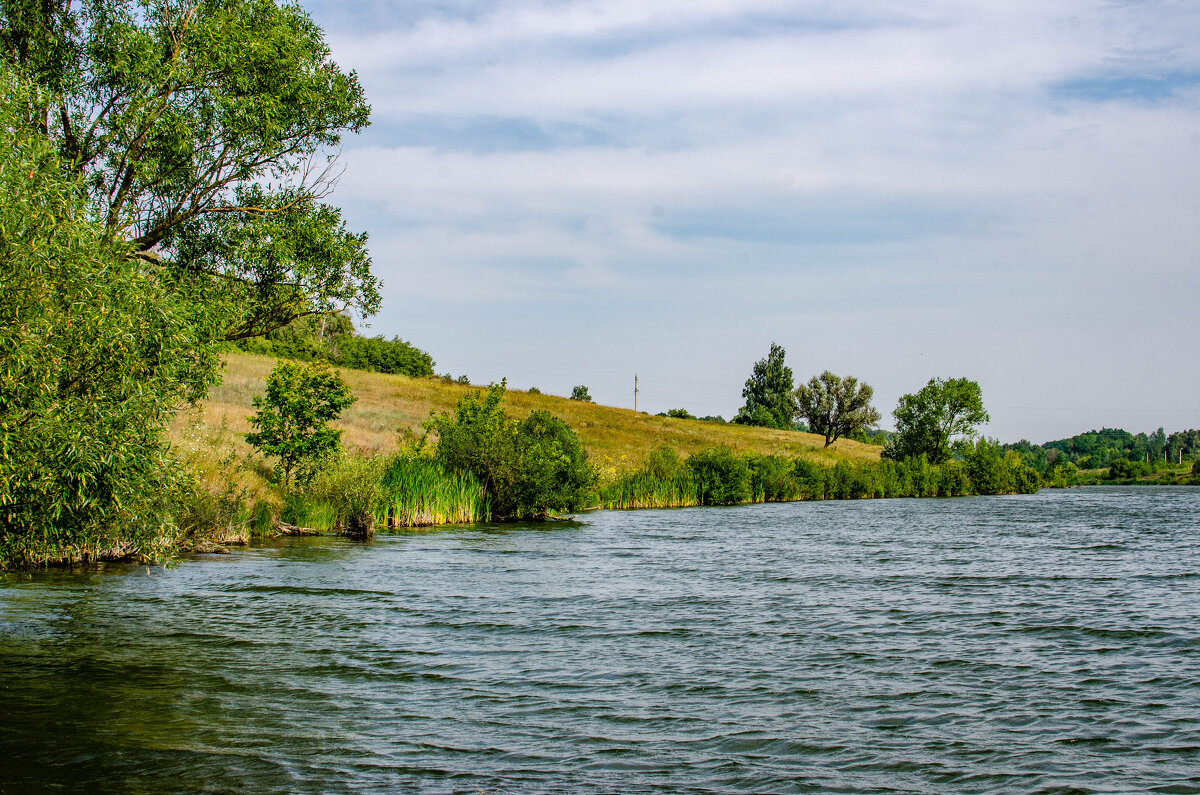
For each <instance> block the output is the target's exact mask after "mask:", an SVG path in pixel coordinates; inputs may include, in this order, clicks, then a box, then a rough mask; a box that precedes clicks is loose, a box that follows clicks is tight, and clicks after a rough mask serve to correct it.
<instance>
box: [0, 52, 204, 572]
mask: <svg viewBox="0 0 1200 795" xmlns="http://www.w3.org/2000/svg"><path fill="white" fill-rule="evenodd" d="M31 101H33V99H32V98H31V97H30V95H29V93H28V91H27V89H26V87H24V86H21V85H20V84H19V83H18V82H17V81H16V80H14V79H13V78H12V77H11V76H10V75H9V74H7V72H6V71H4V70H2V69H0V136H2V137H3V138H4V141H5V144H4V146H3V147H0V565H3V566H7V565H15V566H30V565H43V564H45V563H47V562H52V561H58V560H63V561H78V560H93V559H96V558H97V557H101V556H107V557H121V556H128V555H134V554H138V555H142V556H156V555H159V554H160V553H162V552H163V551H164V550H165V549H166V545H165V538H166V535H167V534H169V532H170V522H171V519H170V515H169V514H170V511H171V501H172V498H173V495H175V494H179V493H181V492H182V491H186V489H187V487H188V484H187V479H186V478H185V477H183V475H182V474H181V473H180V472H179V470H178V468H177V467H176V466H175V465H174V463H173V462H172V460H171V459H170V456H169V454H168V449H167V444H166V440H165V427H166V424H167V423H168V422H169V420H170V418H171V417H172V416H173V414H174V411H175V410H176V408H177V407H178V406H179V405H180V404H181V403H182V402H184V401H186V400H190V399H193V398H195V397H197V396H199V395H201V394H203V393H204V391H205V390H206V389H207V388H208V386H209V385H210V384H211V383H213V381H214V380H215V377H216V367H217V359H216V356H215V352H214V351H213V350H212V349H210V348H207V347H205V346H204V345H203V344H201V342H200V341H199V340H198V339H197V337H196V330H195V328H194V326H193V325H192V324H191V323H190V322H189V319H188V315H189V311H190V310H189V308H188V307H187V306H185V305H181V304H180V302H179V301H178V300H177V296H175V295H174V294H173V293H172V291H171V290H170V287H169V285H168V284H166V283H165V282H164V280H163V279H162V278H161V274H159V273H157V272H156V271H154V270H152V269H146V268H144V267H142V266H139V264H138V263H137V262H136V261H135V260H133V259H132V258H130V257H129V256H128V254H129V249H128V246H127V245H126V244H125V243H124V242H123V241H121V240H119V239H116V238H114V237H113V236H112V235H110V234H109V233H108V232H106V231H105V229H104V228H103V225H102V224H98V223H95V222H94V221H92V220H91V219H90V218H89V215H88V211H87V207H86V204H85V202H84V200H83V192H82V190H81V186H80V184H79V182H78V180H77V179H74V178H71V177H68V176H64V172H66V171H67V169H65V168H64V166H63V164H62V163H61V161H60V160H59V158H58V157H57V156H56V154H55V152H54V151H53V150H52V149H51V147H50V145H49V143H48V142H47V141H46V140H45V139H44V138H43V137H41V136H39V135H36V134H31V133H29V132H28V129H27V127H26V126H25V124H24V121H23V119H22V118H20V117H19V114H20V113H22V112H24V110H25V109H26V108H27V107H28V104H29V102H31Z"/></svg>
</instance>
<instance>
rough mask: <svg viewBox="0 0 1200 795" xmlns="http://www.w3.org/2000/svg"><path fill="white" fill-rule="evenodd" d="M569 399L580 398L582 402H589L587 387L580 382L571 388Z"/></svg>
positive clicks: (590, 398) (589, 396)
mask: <svg viewBox="0 0 1200 795" xmlns="http://www.w3.org/2000/svg"><path fill="white" fill-rule="evenodd" d="M571 400H581V401H583V402H584V403H591V402H592V396H591V395H589V394H588V388H587V387H586V386H583V385H582V384H580V385H579V386H576V387H574V388H573V389H572V390H571Z"/></svg>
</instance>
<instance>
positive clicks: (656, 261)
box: [303, 0, 1200, 442]
mask: <svg viewBox="0 0 1200 795" xmlns="http://www.w3.org/2000/svg"><path fill="white" fill-rule="evenodd" d="M303 5H304V7H305V8H306V9H307V10H308V12H309V13H310V14H311V15H312V17H313V19H314V20H315V21H316V22H317V23H318V24H319V25H321V27H322V28H323V29H324V30H325V34H326V39H327V42H328V44H329V46H330V48H331V50H332V53H333V57H334V60H336V61H337V63H338V64H339V65H340V66H341V67H342V68H343V69H346V70H354V71H355V72H356V73H357V74H358V77H359V79H360V80H361V82H362V84H363V87H364V89H365V91H366V94H367V98H368V100H369V102H370V103H371V105H372V107H373V113H372V125H371V127H370V128H369V129H368V130H367V131H365V132H364V133H363V134H361V135H357V136H353V137H350V138H347V139H346V140H345V141H344V145H343V149H342V152H341V165H342V167H344V173H343V175H342V178H341V180H340V183H339V185H338V187H337V190H336V191H335V193H334V194H333V195H332V197H331V201H332V202H333V203H336V204H337V205H339V206H340V207H342V208H343V211H344V213H345V216H346V219H347V221H348V223H349V225H350V227H351V228H353V229H356V230H363V231H366V232H368V233H369V235H370V249H371V252H372V256H373V260H374V269H375V272H376V274H377V275H378V276H379V277H380V278H381V279H382V280H383V282H384V287H383V297H384V301H383V308H382V310H381V311H380V313H379V314H378V315H376V316H375V317H373V318H370V319H369V321H368V322H369V324H370V325H369V327H368V328H366V329H364V331H365V333H368V334H383V335H385V336H387V337H389V338H390V337H392V336H393V335H398V336H400V337H401V338H403V339H406V340H409V341H410V342H412V343H414V344H415V345H417V346H418V347H420V348H422V349H423V350H426V351H428V352H429V353H430V354H431V355H432V356H433V357H434V359H435V360H436V362H437V366H436V369H437V372H439V373H447V372H448V373H451V374H452V375H454V376H456V377H457V376H459V375H467V376H469V377H470V379H471V381H472V382H473V383H476V384H486V383H488V382H491V381H499V380H500V379H501V378H507V379H508V384H509V386H510V387H511V388H519V389H527V388H529V387H538V388H539V389H541V391H543V392H546V393H551V394H559V395H566V394H570V392H571V388H572V387H573V386H575V385H585V386H587V387H588V389H589V391H590V393H591V395H592V396H593V397H594V398H595V400H596V402H598V403H602V404H605V405H612V406H621V407H627V408H632V407H633V400H634V395H633V387H634V376H635V374H636V375H637V378H638V387H639V394H638V404H637V407H638V409H639V410H643V411H648V412H651V413H657V412H661V411H666V410H667V409H670V408H685V409H687V410H688V411H690V412H691V413H693V414H695V415H699V416H703V415H717V414H719V415H722V416H724V417H725V418H726V419H729V418H732V417H733V415H734V414H735V413H736V412H737V409H738V408H739V406H741V404H742V402H743V401H742V397H741V391H742V387H743V385H744V383H745V381H746V378H747V377H748V376H749V374H750V371H751V368H752V367H753V365H754V363H755V361H757V360H759V359H762V358H764V357H765V356H766V355H767V352H768V350H769V349H770V345H771V343H772V342H777V343H779V344H780V345H782V346H783V347H784V348H785V349H786V351H787V363H788V365H789V366H790V367H791V368H792V370H793V372H794V374H795V378H796V381H797V383H800V382H802V381H807V380H808V379H809V378H810V377H812V376H814V375H816V374H818V373H820V372H822V371H824V370H827V369H828V370H832V371H833V372H835V373H837V374H839V375H852V376H855V377H857V378H858V379H860V380H861V381H865V382H867V383H868V384H870V385H871V386H872V387H873V388H874V390H875V405H876V407H877V408H878V409H879V410H880V413H881V414H883V421H882V422H881V426H882V427H894V425H893V423H892V417H891V410H892V409H893V408H895V405H896V401H897V399H898V398H899V396H900V395H902V394H905V393H910V392H915V391H917V390H918V389H920V388H921V387H922V386H923V385H924V384H925V383H926V382H927V381H929V379H931V378H934V377H940V378H958V377H967V378H970V379H973V380H975V381H978V382H979V384H980V386H981V387H982V390H983V397H984V403H985V405H986V407H987V409H988V410H989V412H990V414H991V422H990V423H988V424H987V425H986V426H985V427H983V429H982V430H983V431H984V433H986V434H987V435H988V436H992V437H996V438H999V439H1001V440H1003V441H1016V440H1018V439H1020V438H1027V439H1029V440H1031V441H1034V442H1043V441H1047V440H1051V439H1057V438H1063V437H1066V436H1071V435H1074V434H1076V433H1080V432H1083V431H1086V430H1090V429H1092V428H1100V427H1102V426H1106V427H1124V428H1126V429H1127V430H1130V431H1133V432H1135V433H1136V432H1139V431H1153V430H1154V429H1156V428H1158V427H1159V426H1164V427H1166V429H1167V431H1168V432H1170V431H1172V430H1180V429H1184V428H1194V427H1200V366H1198V364H1200V362H1198V361H1197V358H1198V357H1197V353H1196V352H1197V350H1198V349H1200V344H1198V343H1200V314H1198V312H1197V307H1198V305H1200V301H1198V299H1200V3H1196V2H1195V0H1163V1H1162V2H1155V0H1144V1H1138V0H1128V1H1127V2H1085V1H1083V0H1056V2H1054V3H1047V2H1044V0H1036V1H1034V0H967V1H966V2H964V1H963V0H953V1H951V0H903V1H902V2H901V1H900V0H861V1H859V0H841V2H833V1H832V0H824V1H822V2H813V1H806V0H786V1H781V2H776V1H775V0H738V1H736V2H735V1H734V0H636V1H634V0H543V1H542V2H533V1H532V0H472V2H465V1H462V0H445V1H444V2H421V1H420V0H414V1H413V2H403V3H401V2H369V1H367V2H354V3H345V2H341V0H304V2H303Z"/></svg>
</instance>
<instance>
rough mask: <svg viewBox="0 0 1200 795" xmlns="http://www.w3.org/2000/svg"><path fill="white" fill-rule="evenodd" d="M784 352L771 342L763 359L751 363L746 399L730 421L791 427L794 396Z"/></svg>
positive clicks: (742, 423) (790, 371) (744, 394)
mask: <svg viewBox="0 0 1200 795" xmlns="http://www.w3.org/2000/svg"><path fill="white" fill-rule="evenodd" d="M785 356H786V351H784V349H783V348H782V347H781V346H779V345H776V344H775V343H774V342H772V343H771V350H770V352H769V353H768V354H767V358H765V359H760V360H759V361H757V362H755V363H754V368H753V370H752V371H751V373H750V377H749V378H748V379H746V386H745V387H744V388H743V389H742V397H743V398H744V399H745V400H746V403H745V405H744V406H742V408H741V409H739V410H738V413H737V416H736V417H734V418H733V421H734V422H736V423H738V424H740V425H756V426H759V427H764V428H780V429H784V430H791V429H792V428H794V427H795V425H794V422H795V416H796V398H795V395H794V394H793V384H792V370H791V368H790V367H788V366H787V365H786V364H784V357H785Z"/></svg>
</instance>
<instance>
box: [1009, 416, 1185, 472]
mask: <svg viewBox="0 0 1200 795" xmlns="http://www.w3.org/2000/svg"><path fill="white" fill-rule="evenodd" d="M1006 447H1008V448H1009V449H1012V450H1016V451H1017V452H1019V453H1021V455H1022V456H1023V457H1024V458H1025V460H1026V462H1027V463H1029V465H1030V466H1032V467H1034V468H1035V469H1037V470H1038V471H1039V472H1041V473H1043V474H1045V475H1047V477H1048V478H1049V477H1050V474H1049V473H1051V472H1053V471H1054V470H1055V469H1057V468H1058V467H1060V466H1061V465H1063V464H1066V463H1071V464H1074V465H1075V466H1077V467H1078V468H1079V469H1104V468H1106V467H1111V466H1112V465H1113V464H1114V463H1115V462H1116V461H1117V460H1118V459H1126V460H1127V461H1130V462H1133V463H1136V464H1139V465H1142V464H1144V465H1145V466H1146V471H1145V473H1143V474H1148V473H1149V472H1150V470H1151V469H1153V468H1154V467H1157V466H1163V465H1165V464H1167V463H1169V462H1176V463H1182V462H1186V461H1195V460H1197V459H1198V457H1200V430H1195V429H1190V430H1186V431H1176V432H1175V433H1172V434H1170V435H1168V434H1167V433H1166V432H1164V431H1163V429H1162V428H1159V429H1158V430H1157V431H1155V432H1154V433H1150V434H1146V433H1139V434H1136V435H1134V434H1132V433H1130V432H1128V431H1125V430H1122V429H1120V428H1101V429H1100V430H1098V431H1096V430H1092V431H1088V432H1087V433H1081V434H1077V435H1075V436H1072V437H1070V438H1067V439H1057V440H1055V441H1051V442H1046V443H1045V444H1044V445H1034V444H1030V443H1029V442H1027V441H1025V440H1024V439H1022V440H1021V441H1020V442H1017V443H1016V444H1014V445H1007V446H1006ZM1121 466H1123V465H1121ZM1118 471H1120V468H1119V469H1118ZM1141 476H1142V475H1138V476H1136V477H1141ZM1131 477H1135V476H1131ZM1118 479H1126V480H1128V479H1130V478H1128V477H1119V478H1118Z"/></svg>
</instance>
